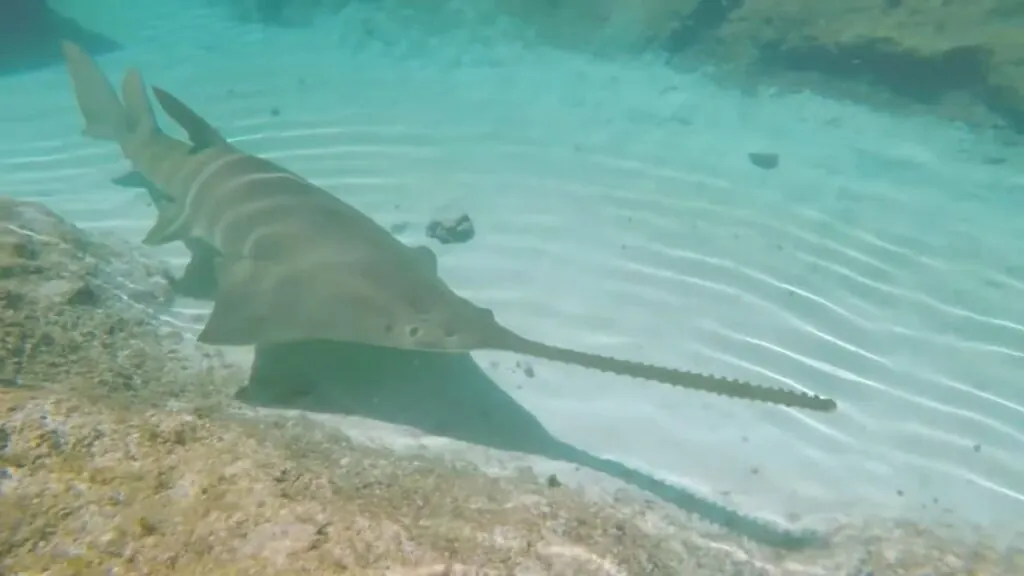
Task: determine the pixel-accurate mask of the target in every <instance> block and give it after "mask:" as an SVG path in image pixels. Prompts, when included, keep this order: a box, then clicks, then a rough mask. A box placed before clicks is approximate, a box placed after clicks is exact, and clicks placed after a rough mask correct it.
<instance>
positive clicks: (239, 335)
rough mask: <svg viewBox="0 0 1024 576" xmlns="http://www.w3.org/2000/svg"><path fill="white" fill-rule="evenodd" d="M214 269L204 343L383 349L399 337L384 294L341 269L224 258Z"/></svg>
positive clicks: (201, 338) (337, 265)
mask: <svg viewBox="0 0 1024 576" xmlns="http://www.w3.org/2000/svg"><path fill="white" fill-rule="evenodd" d="M216 269H217V270H216V278H217V295H216V299H215V300H214V305H213V311H212V312H211V314H210V317H209V319H208V320H207V322H206V326H205V327H204V328H203V330H202V332H201V333H200V334H199V336H198V341H199V342H201V343H203V344H211V345H217V346H249V345H254V344H279V343H283V342H294V341H298V340H317V339H323V340H340V341H348V342H363V343H366V344H375V345H385V346H386V345H389V344H390V342H391V340H390V339H393V338H394V334H396V333H397V328H395V326H396V323H395V322H394V321H393V320H391V319H390V317H391V313H392V310H390V309H388V308H387V307H386V306H384V305H382V301H381V299H380V297H379V296H380V295H379V293H377V292H375V291H373V290H370V289H366V287H365V285H364V284H362V283H360V282H359V280H358V273H357V272H356V271H354V270H352V269H350V268H348V267H346V265H344V264H340V263H316V265H310V264H306V265H303V264H302V263H301V262H296V261H295V260H294V259H292V260H282V261H278V260H255V259H249V258H243V259H237V260H231V259H227V258H220V259H219V260H218V261H217V264H216Z"/></svg>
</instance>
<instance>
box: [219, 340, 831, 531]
mask: <svg viewBox="0 0 1024 576" xmlns="http://www.w3.org/2000/svg"><path fill="white" fill-rule="evenodd" d="M236 398H237V399H238V400H240V401H242V402H244V403H246V404H248V405H251V406H260V407H267V408H287V409H297V410H303V411H308V412H316V413H330V414H345V415H349V416H358V417H364V418H369V419H372V420H376V421H381V422H387V423H391V424H396V425H400V426H408V427H412V428H415V429H417V430H420V431H422V432H425V433H427V434H431V435H435V436H442V437H447V438H451V439H454V440H459V441H462V442H466V443H469V444H474V445H477V446H485V447H488V448H494V449H498V450H505V451H512V452H519V453H524V454H529V455H534V456H540V457H543V458H548V459H552V460H559V461H563V462H568V463H571V464H576V465H579V466H585V467H587V468H590V469H592V470H596V471H598V472H602V473H604V474H607V475H609V476H611V477H613V478H617V479H619V480H621V481H623V482H625V483H627V484H629V485H632V486H634V487H636V488H639V489H641V490H643V491H645V492H647V493H648V494H651V495H653V496H655V497H657V498H659V499H661V500H663V501H665V502H668V503H670V504H673V505H675V506H677V507H678V508H680V509H682V510H684V511H686V512H688V513H691V514H694V515H696V516H698V517H699V518H701V519H703V520H705V521H708V522H710V523H712V524H716V525H718V526H721V527H724V528H726V529H728V530H730V531H732V532H733V533H736V534H739V535H742V536H745V537H747V538H750V539H751V540H753V541H756V542H760V543H763V544H767V545H770V546H773V547H780V548H787V549H796V548H806V547H811V546H816V545H818V544H820V543H821V542H822V539H821V537H820V535H818V534H816V533H809V532H794V531H789V530H786V529H784V528H782V527H780V526H775V525H772V524H770V523H768V522H766V521H764V520H759V519H756V518H754V517H751V516H746V515H744V514H740V513H739V512H736V511H734V510H731V509H729V508H726V507H724V506H722V505H721V504H717V503H715V502H712V501H710V500H707V499H705V498H704V497H702V496H699V495H697V494H695V493H693V492H690V491H689V490H687V489H685V488H682V487H679V486H673V485H670V484H668V483H666V482H663V481H661V480H658V479H656V478H654V477H652V476H650V475H647V474H644V473H642V472H639V471H637V470H634V469H632V468H630V467H628V466H625V465H623V464H621V463H619V462H616V461H614V460H608V459H605V458H599V457H597V456H594V455H593V454H590V453H588V452H586V451H584V450H581V449H579V448H576V447H575V446H572V445H570V444H567V443H565V442H563V441H561V440H559V439H557V438H555V437H554V436H553V435H552V434H551V433H549V432H548V431H547V429H545V427H544V425H543V424H541V422H540V421H539V420H538V419H537V418H536V417H535V416H534V415H533V414H531V413H530V412H529V411H527V410H526V409H525V408H524V407H523V406H521V405H520V404H519V403H518V402H516V401H515V399H514V398H512V396H510V395H509V394H508V393H506V392H505V391H504V390H502V388H501V387H500V386H498V385H497V384H496V383H495V382H494V381H493V380H491V378H489V377H488V376H487V374H486V373H484V371H483V370H481V369H480V367H479V366H478V365H477V363H476V362H475V361H474V360H473V358H472V357H471V356H470V355H469V354H437V353H432V352H419V351H408V350H396V349H393V348H383V347H376V346H370V345H365V344H352V343H343V342H332V341H307V342H296V343H289V344H280V345H274V346H258V347H257V348H256V356H255V359H254V362H253V366H252V372H251V375H250V377H249V382H248V384H247V385H246V386H245V387H243V388H241V389H240V390H239V391H238V392H237V393H236Z"/></svg>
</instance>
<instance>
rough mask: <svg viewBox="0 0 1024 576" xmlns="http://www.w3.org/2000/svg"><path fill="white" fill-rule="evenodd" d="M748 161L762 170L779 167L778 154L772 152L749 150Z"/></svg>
mask: <svg viewBox="0 0 1024 576" xmlns="http://www.w3.org/2000/svg"><path fill="white" fill-rule="evenodd" d="M747 158H748V159H749V160H750V163H751V164H753V165H754V166H757V167H758V168H761V169H762V170H774V169H776V168H778V167H779V155H778V154H776V153H774V152H749V153H748V154H747Z"/></svg>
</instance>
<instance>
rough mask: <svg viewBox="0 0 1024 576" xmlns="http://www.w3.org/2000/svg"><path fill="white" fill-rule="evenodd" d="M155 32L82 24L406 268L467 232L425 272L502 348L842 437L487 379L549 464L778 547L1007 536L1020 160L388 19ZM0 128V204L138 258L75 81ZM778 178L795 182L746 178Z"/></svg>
mask: <svg viewBox="0 0 1024 576" xmlns="http://www.w3.org/2000/svg"><path fill="white" fill-rule="evenodd" d="M159 10H163V13H161V14H159V15H155V16H148V17H144V16H146V15H144V14H143V13H142V12H143V9H142V8H140V7H138V6H136V7H134V8H131V9H130V10H126V13H125V14H122V15H121V16H119V17H118V18H117V20H113V19H111V20H108V21H103V22H97V23H96V24H95V25H96V26H98V27H100V29H101V30H102V31H103V32H105V33H107V34H108V35H110V36H112V37H115V38H117V39H118V40H119V41H121V42H122V43H124V44H125V45H126V46H127V49H126V50H125V51H123V52H121V53H118V54H115V55H112V56H110V57H105V58H103V59H102V60H101V64H102V65H103V66H104V67H105V68H106V69H107V70H108V71H109V72H111V73H112V74H120V71H121V70H123V69H124V68H125V67H126V66H138V67H139V68H140V69H141V70H142V71H143V74H144V75H145V77H146V78H147V80H149V81H150V82H151V83H153V84H158V85H160V86H162V87H165V88H168V89H169V90H171V91H173V92H174V93H176V94H177V95H178V96H180V97H181V98H182V99H183V100H185V101H186V102H190V103H193V104H194V105H195V106H196V108H197V109H198V110H199V111H200V112H201V113H203V114H204V115H205V116H206V117H207V118H209V119H211V121H213V122H214V123H215V124H217V125H218V126H220V127H222V128H223V131H224V132H225V133H226V134H227V135H228V136H229V137H230V138H231V139H233V140H235V141H236V142H238V143H239V144H240V145H242V146H243V147H244V148H245V149H247V150H248V151H251V152H254V153H257V154H262V155H266V156H268V157H271V158H274V159H276V160H278V161H279V162H281V163H282V164H284V165H286V166H288V167H289V168H292V169H294V170H296V171H297V172H299V173H301V174H303V175H304V176H306V177H308V178H310V179H312V180H313V181H314V182H316V183H318V184H321V185H323V186H324V187H326V188H327V189H329V190H331V191H333V192H335V193H337V194H338V195H339V196H341V197H342V198H343V199H345V200H346V201H348V202H350V203H352V204H354V205H355V206H357V207H358V208H360V209H362V210H364V211H366V212H367V213H368V214H370V215H371V216H373V217H374V218H376V219H378V221H380V222H381V223H383V224H384V225H391V224H397V223H402V222H408V223H410V226H409V227H408V231H407V232H405V233H404V234H403V238H404V239H406V240H408V241H409V242H413V243H416V242H421V241H424V239H423V238H422V234H421V231H422V226H423V225H424V224H425V222H426V221H427V220H429V218H430V217H432V216H435V215H441V214H448V213H451V212H453V211H467V212H468V213H470V214H471V216H472V217H473V219H474V221H475V222H476V226H477V230H478V236H477V238H476V239H475V240H474V241H473V242H472V243H470V244H467V245H462V246H456V247H441V248H438V253H439V255H440V259H441V269H442V274H443V275H444V276H445V278H446V279H448V281H449V282H450V283H451V284H452V285H453V287H455V288H456V289H457V290H459V291H460V292H462V293H464V294H465V295H467V296H468V297H470V298H472V299H474V300H476V301H478V302H479V303H481V304H484V305H487V306H490V307H493V308H494V310H495V312H496V314H497V315H498V317H499V318H501V319H503V320H504V321H505V322H507V323H508V324H509V325H510V326H512V327H514V328H517V329H520V330H521V331H522V332H524V333H526V334H529V335H532V336H536V337H539V338H541V339H544V340H547V341H551V342H553V343H557V344H561V345H566V346H572V347H579V348H583V349H587V350H590V351H595V352H600V353H605V354H614V355H619V356H624V357H629V358H632V359H638V360H643V361H649V362H656V363H662V364H668V365H673V366H678V367H682V368H687V369H693V370H700V371H708V372H715V373H719V374H725V375H730V376H734V377H740V378H744V379H747V380H751V381H757V382H761V383H765V384H779V385H789V386H799V387H802V388H805V389H808V390H811V391H813V392H816V393H818V394H822V395H828V396H832V397H834V398H836V399H837V401H839V402H840V406H841V408H840V411H839V412H838V413H836V414H830V415H822V416H819V415H808V414H806V413H798V412H792V411H786V410H780V409H776V408H769V407H762V406H752V405H749V404H745V403H742V402H726V401H723V400H720V399H717V398H709V397H706V396H704V395H698V394H690V393H684V392H679V391H677V390H672V389H666V388H663V387H660V386H657V385H653V384H648V383H642V382H633V381H628V380H625V379H621V378H615V377H609V376H606V375H601V374H597V375H595V374H592V373H589V372H585V371H581V370H576V369H573V368H567V367H562V366H555V365H547V364H545V363H540V362H534V363H533V364H534V366H535V368H536V377H535V378H532V379H530V378H526V377H525V376H523V375H521V374H519V373H515V372H511V371H509V370H508V369H506V368H504V366H508V365H509V364H511V363H512V362H514V360H515V359H509V358H508V357H505V356H503V355H498V354H476V355H474V356H475V357H476V358H477V359H478V361H479V362H480V364H481V365H482V366H484V367H485V370H486V371H488V373H489V374H490V375H491V376H492V377H493V378H494V380H496V381H497V382H498V383H500V384H501V385H502V386H503V387H504V388H506V389H507V390H508V391H509V392H510V393H512V394H513V395H514V396H515V397H516V398H517V399H518V400H519V401H521V402H522V404H523V405H524V406H526V407H527V408H528V409H530V410H531V411H532V412H534V413H535V414H536V415H537V416H538V417H540V418H541V419H542V421H543V422H544V424H545V425H547V426H548V427H549V428H550V429H551V431H552V432H553V433H555V434H556V435H558V436H560V437H561V438H563V439H564V440H566V441H569V442H571V443H573V444H576V445H578V446H580V447H581V448H584V449H587V450H590V451H592V452H594V453H597V454H600V455H604V456H609V457H613V458H616V459H619V460H621V461H623V462H626V463H628V464H630V465H632V466H635V467H637V468H640V469H644V470H647V471H650V472H652V473H655V474H657V475H658V476H660V477H662V478H666V479H669V480H671V481H674V482H678V483H681V484H684V485H687V486H689V487H690V488H691V489H693V490H695V491H697V492H700V493H702V494H704V495H706V496H708V497H710V498H713V499H715V500H718V501H721V502H725V503H728V504H729V505H730V506H732V507H734V508H737V509H740V510H742V511H744V512H745V513H748V514H752V515H758V516H763V517H770V518H775V519H778V520H780V521H783V522H787V523H796V524H803V523H810V524H814V525H820V524H831V523H834V522H836V521H838V520H842V519H850V518H854V519H855V518H860V517H868V516H877V515H883V516H898V517H912V518H923V519H925V520H928V521H937V520H943V521H953V522H957V523H959V522H961V521H973V522H981V523H986V524H988V525H989V527H990V528H992V529H993V530H995V531H1001V532H1003V533H1004V534H1005V533H1006V530H1007V528H1011V529H1012V528H1013V527H1014V526H1016V525H1017V522H1018V520H1017V519H1018V518H1019V517H1020V515H1021V514H1022V513H1024V495H1022V494H1021V492H1024V464H1022V462H1024V460H1022V458H1021V455H1022V454H1024V387H1022V386H1021V384H1020V382H1021V378H1020V376H1021V374H1024V298H1022V295H1024V267H1022V264H1021V256H1020V255H1021V254H1024V249H1022V248H1024V247H1022V243H1024V240H1022V238H1024V235H1022V232H1024V230H1022V228H1024V226H1022V225H1021V224H1020V221H1021V220H1020V218H1019V216H1018V214H1019V211H1020V210H1021V209H1022V208H1024V206H1022V205H1021V204H1022V201H1021V199H1020V198H1021V196H1020V193H1021V190H1022V189H1024V169H1022V166H1024V159H1022V158H1021V154H1020V152H1019V151H1017V150H1001V149H999V147H998V146H997V145H996V144H995V143H993V142H990V141H988V140H986V139H985V138H983V137H979V136H976V135H974V134H972V133H971V132H970V131H968V130H966V129H962V128H958V127H956V126H951V125H948V124H944V123H942V122H939V121H932V120H925V119H906V118H897V117H894V116H891V115H888V114H884V113H880V112H874V111H871V110H868V109H866V108H861V107H856V106H852V105H847V104H839V103H835V102H830V101H826V100H823V99H820V98H817V97H813V96H809V95H796V96H785V97H782V96H777V97H775V96H771V95H768V94H765V95H762V96H757V97H751V96H745V95H741V94H739V93H737V92H732V91H729V90H724V89H720V88H717V87H715V86H714V85H713V84H711V83H710V82H709V81H708V80H707V79H705V78H702V77H701V76H699V75H681V74H679V73H677V72H672V71H669V70H667V69H665V68H663V67H662V66H661V65H660V64H659V63H658V62H657V60H656V59H654V58H651V59H650V60H646V61H641V60H636V59H632V60H623V61H609V60H596V59H593V58H589V57H586V56H582V55H577V54H569V53H565V52H558V51H554V50H549V49H544V48H541V47H537V46H524V45H516V44H513V43H502V42H498V41H496V40H495V41H493V42H490V43H488V44H481V43H480V42H479V38H478V37H477V36H476V35H474V34H470V33H443V34H437V35H431V36H427V35H424V34H422V33H418V32H416V31H415V30H413V29H410V28H407V27H405V24H403V23H395V22H394V20H393V19H391V18H389V17H387V16H384V15H382V14H380V13H375V12H373V11H365V12H362V13H360V12H358V11H357V10H349V11H347V12H346V13H345V14H344V15H343V16H342V17H340V18H337V19H333V20H332V19H324V20H322V21H320V22H319V23H318V24H317V25H316V26H314V27H313V28H310V29H307V28H304V29H296V30H277V29H262V28H259V27H245V26H240V25H235V24H232V23H230V22H229V21H227V20H226V19H224V18H223V16H222V15H221V14H220V13H218V12H213V11H210V10H208V9H205V8H203V7H200V6H192V7H190V6H189V5H188V4H187V3H185V4H182V5H181V7H178V8H171V7H165V8H161V9H159ZM133 11H134V12H133ZM140 23H143V24H141V25H140ZM104 26H105V27H104ZM273 108H277V109H278V110H279V111H280V114H279V115H276V116H275V115H273V114H271V110H272V109H273ZM164 124H165V126H170V123H169V122H166V121H165V122H164ZM0 128H2V130H0V193H4V194H9V195H14V196H16V197H22V198H30V199H36V200H40V201H42V202H44V203H46V204H48V205H49V206H51V207H53V208H55V209H56V210H58V211H59V212H60V213H61V214H63V215H65V216H67V217H69V218H71V219H72V220H73V221H75V222H76V223H78V224H79V225H82V226H84V227H87V228H91V229H96V230H103V231H106V232H114V233H117V234H119V235H123V236H125V237H127V238H130V239H133V240H135V239H138V238H141V236H142V235H143V234H144V232H145V230H146V229H147V228H148V227H149V225H150V223H151V222H152V218H153V211H152V208H150V207H148V206H146V204H145V202H144V194H142V193H132V192H128V191H125V190H123V189H119V188H115V187H114V186H112V185H110V184H109V183H108V180H109V178H110V177H112V176H115V175H117V174H120V173H121V172H122V171H123V170H124V167H125V164H124V162H123V161H122V160H121V159H120V158H119V156H118V151H117V150H116V148H115V147H113V146H110V145H109V144H107V143H103V142H92V141H88V140H85V139H84V138H82V137H81V136H80V135H79V131H80V129H81V125H80V120H79V116H78V112H77V110H76V109H75V108H74V102H73V99H72V97H71V95H70V92H69V87H68V85H67V80H66V78H65V74H64V71H63V70H61V69H52V70H46V71H41V72H38V73H35V74H31V75H22V76H17V77H6V78H0ZM761 150H766V151H772V152H778V153H779V154H780V155H781V166H780V167H779V169H777V170H775V171H771V172H765V171H761V170H758V169H756V168H754V167H753V166H751V165H750V163H749V162H748V161H747V159H746V154H747V152H751V151H761ZM989 155H1000V156H1004V157H1006V158H1008V160H1009V161H1008V162H1007V163H1006V164H1003V165H1000V166H991V165H986V164H985V163H983V162H982V158H984V157H986V156H989ZM157 253H158V254H162V255H165V256H167V257H168V258H171V259H174V260H175V261H176V262H177V264H179V265H180V264H183V263H184V260H183V258H184V254H183V252H182V251H181V250H180V249H178V248H171V249H167V250H162V251H159V252H157ZM191 308H193V309H192V310H183V312H194V313H195V314H194V315H192V316H190V315H187V314H186V315H184V316H183V318H184V319H185V320H187V321H190V322H191V323H192V324H193V325H197V324H199V323H200V322H201V320H202V319H201V314H202V312H203V311H204V309H203V308H202V307H201V306H199V305H193V306H191ZM493 361H498V362H500V364H499V366H498V367H497V368H495V367H493V365H492V362H493Z"/></svg>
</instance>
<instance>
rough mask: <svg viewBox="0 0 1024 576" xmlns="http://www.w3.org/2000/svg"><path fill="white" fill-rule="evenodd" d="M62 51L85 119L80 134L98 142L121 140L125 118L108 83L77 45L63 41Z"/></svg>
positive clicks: (126, 127) (127, 132)
mask: <svg viewBox="0 0 1024 576" xmlns="http://www.w3.org/2000/svg"><path fill="white" fill-rule="evenodd" d="M61 52H63V53H64V62H65V64H67V69H68V74H69V75H70V76H71V84H72V85H73V87H74V91H75V99H76V100H77V101H78V109H79V110H80V111H81V113H82V118H83V119H85V130H83V134H85V135H86V136H89V137H91V138H96V139H99V140H114V141H116V142H121V141H123V140H124V139H125V137H126V136H127V135H128V134H129V125H128V118H127V117H126V115H125V109H124V106H123V105H122V104H121V100H120V99H119V98H118V97H117V92H116V91H115V90H114V87H113V86H112V85H111V84H110V80H108V79H107V77H106V75H105V74H103V71H102V70H100V67H99V65H97V64H96V61H95V60H93V59H92V57H90V56H89V55H88V54H86V53H85V51H84V50H82V49H81V48H80V47H79V46H78V45H76V44H73V43H71V42H68V41H67V40H64V41H62V42H61Z"/></svg>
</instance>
